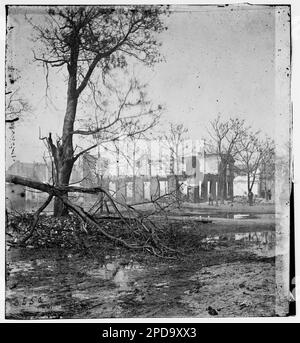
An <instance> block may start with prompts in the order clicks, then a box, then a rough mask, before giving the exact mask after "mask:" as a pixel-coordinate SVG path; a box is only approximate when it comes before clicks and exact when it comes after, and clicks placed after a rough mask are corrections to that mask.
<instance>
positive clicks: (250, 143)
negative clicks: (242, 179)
mask: <svg viewBox="0 0 300 343" xmlns="http://www.w3.org/2000/svg"><path fill="white" fill-rule="evenodd" d="M273 154H274V143H273V141H271V140H270V139H269V138H265V139H260V138H259V132H245V133H244V135H243V136H242V137H241V139H240V140H239V141H238V143H237V145H236V154H235V169H236V170H237V171H238V173H239V174H242V175H246V177H247V189H248V201H249V204H250V205H252V202H253V192H252V189H253V186H254V184H255V182H256V181H257V180H258V177H259V174H261V175H263V174H264V173H266V172H267V169H268V170H270V162H271V158H272V156H273Z"/></svg>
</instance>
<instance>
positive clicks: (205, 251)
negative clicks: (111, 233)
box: [6, 216, 280, 319]
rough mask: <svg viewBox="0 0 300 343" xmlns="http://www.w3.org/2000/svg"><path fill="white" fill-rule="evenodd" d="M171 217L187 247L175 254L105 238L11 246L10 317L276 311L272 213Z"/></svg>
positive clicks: (262, 313)
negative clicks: (76, 244) (82, 247)
mask: <svg viewBox="0 0 300 343" xmlns="http://www.w3.org/2000/svg"><path fill="white" fill-rule="evenodd" d="M262 219H263V220H262ZM171 220H172V221H173V223H175V224H176V225H175V226H174V229H173V231H174V232H173V234H174V237H175V236H176V235H178V239H177V241H176V242H177V243H176V244H177V245H178V247H179V248H180V246H181V248H182V247H183V248H184V249H183V250H184V251H185V255H181V256H178V257H177V258H175V259H164V258H158V257H155V256H150V255H149V254H146V253H142V252H139V253H137V252H132V251H128V250H126V249H124V248H121V247H109V248H108V247H106V246H105V243H103V249H101V248H99V246H97V251H96V250H95V249H94V250H93V249H90V250H91V252H92V253H85V252H83V251H74V250H72V249H68V248H65V247H60V248H53V247H50V248H49V247H48V248H42V247H39V248H34V247H32V246H29V247H27V248H13V247H8V250H7V254H6V264H7V270H6V274H7V275H6V318H8V319H48V318H53V319H57V318H85V319H88V318H120V317H122V318H138V317H143V318H147V317H148V318H149V317H151V318H162V317H217V316H218V317H245V316H275V315H276V313H275V294H276V286H275V245H276V234H275V231H274V230H275V220H274V218H273V217H272V216H271V217H270V216H269V217H267V218H254V219H248V220H245V219H244V220H243V219H240V220H234V219H221V218H216V219H213V222H212V223H202V222H201V221H199V218H189V219H186V218H182V217H180V218H178V217H176V216H175V217H174V218H173V219H171ZM277 241H278V237H277ZM276 254H277V255H278V254H280V250H278V249H276ZM279 257H280V256H279V255H278V256H277V258H279ZM277 272H278V271H277Z"/></svg>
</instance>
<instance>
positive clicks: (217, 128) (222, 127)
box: [207, 116, 249, 203]
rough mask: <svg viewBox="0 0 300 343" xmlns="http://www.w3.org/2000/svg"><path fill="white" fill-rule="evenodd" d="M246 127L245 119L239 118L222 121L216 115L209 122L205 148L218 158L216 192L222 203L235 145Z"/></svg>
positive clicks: (235, 149) (234, 153)
mask: <svg viewBox="0 0 300 343" xmlns="http://www.w3.org/2000/svg"><path fill="white" fill-rule="evenodd" d="M248 129H249V128H248V127H246V126H245V121H244V120H242V119H239V118H230V119H229V120H226V121H225V120H224V121H222V120H221V117H220V116H218V117H217V118H216V119H214V120H212V121H210V123H209V128H208V129H207V132H208V135H209V138H210V140H209V142H208V144H207V149H208V152H210V153H214V154H216V155H217V157H218V160H219V168H218V194H219V197H220V200H221V202H222V203H224V199H225V198H226V196H227V186H226V183H227V177H228V172H229V173H230V172H232V166H233V163H234V158H235V156H236V154H237V153H238V149H237V146H238V144H239V143H240V142H241V141H242V139H243V137H244V135H245V133H246V132H247V130H248Z"/></svg>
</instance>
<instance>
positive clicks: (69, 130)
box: [28, 6, 166, 216]
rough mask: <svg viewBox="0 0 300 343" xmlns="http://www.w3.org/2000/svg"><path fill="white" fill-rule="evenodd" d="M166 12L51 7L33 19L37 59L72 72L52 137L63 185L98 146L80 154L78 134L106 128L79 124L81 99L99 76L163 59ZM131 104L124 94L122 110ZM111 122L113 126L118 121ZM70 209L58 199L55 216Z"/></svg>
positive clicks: (142, 8) (139, 8)
mask: <svg viewBox="0 0 300 343" xmlns="http://www.w3.org/2000/svg"><path fill="white" fill-rule="evenodd" d="M165 13H166V11H165V8H164V7H158V6H146V7H145V6H116V7H112V6H65V7H55V8H54V7H50V8H48V9H47V15H45V21H44V23H43V24H36V23H35V22H34V19H30V18H28V20H29V21H30V22H31V23H32V25H33V28H34V30H35V33H36V37H35V38H36V40H37V41H38V42H39V45H40V46H42V47H41V49H37V50H36V51H34V57H35V60H36V61H40V62H42V63H43V65H44V66H45V67H46V68H47V70H48V68H49V67H53V68H65V69H66V71H67V92H66V93H67V101H66V111H65V114H64V123H63V129H62V136H61V137H60V138H59V139H58V140H56V142H54V141H53V139H52V136H51V134H49V136H48V137H47V140H48V145H49V147H50V148H51V152H52V156H53V159H54V162H55V163H54V164H55V167H56V184H57V185H64V186H66V185H68V184H69V180H70V176H71V172H72V168H73V165H74V163H75V161H76V159H77V158H78V157H79V156H80V154H83V153H84V152H85V150H86V151H88V150H91V149H92V147H93V146H97V145H96V144H94V145H92V146H91V147H88V148H86V149H83V150H82V151H81V152H80V153H79V154H75V152H74V151H75V149H74V145H73V137H74V135H76V134H78V135H79V134H80V135H95V134H98V133H99V132H100V131H101V129H103V126H101V125H100V127H96V128H91V129H88V130H80V129H79V130H76V129H75V128H74V124H75V120H76V117H77V112H78V111H77V110H78V104H79V100H80V98H81V97H82V96H83V94H84V92H86V91H87V89H88V87H87V86H88V84H89V83H93V81H94V80H95V79H96V77H97V74H99V73H100V74H101V75H104V74H107V73H108V72H109V71H111V70H114V69H115V68H124V67H126V65H127V64H128V62H129V61H130V60H139V61H141V62H142V63H144V64H146V65H152V64H153V63H155V62H157V61H158V60H159V59H160V57H159V53H158V49H159V44H158V42H157V40H156V37H155V34H157V33H159V32H161V31H162V30H164V25H163V24H162V20H161V16H162V15H163V14H165ZM93 85H94V86H95V85H96V83H95V82H94V84H93ZM93 85H92V86H91V87H93ZM130 91H131V89H129V90H128V92H130ZM102 100H104V99H102ZM125 103H126V99H124V98H123V106H122V105H121V106H120V107H119V109H120V111H121V110H122V109H123V108H124V107H125ZM109 126H110V127H113V123H109ZM127 129H128V130H129V132H133V131H134V130H135V129H136V122H130V123H127ZM66 213H67V208H66V207H65V206H64V204H63V202H62V201H61V199H60V198H59V197H55V205H54V214H55V215H56V216H60V215H64V214H66Z"/></svg>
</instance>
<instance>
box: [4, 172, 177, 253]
mask: <svg viewBox="0 0 300 343" xmlns="http://www.w3.org/2000/svg"><path fill="white" fill-rule="evenodd" d="M6 182H10V183H14V184H18V185H22V186H26V187H30V188H33V189H37V190H40V191H42V192H46V193H48V194H49V197H48V199H47V200H46V202H45V203H44V204H43V205H42V206H41V207H40V208H39V209H38V211H37V212H36V213H35V215H34V222H33V225H32V228H31V230H30V232H29V234H28V235H27V236H26V237H25V238H24V239H23V240H22V243H24V242H26V241H27V240H28V239H29V238H30V237H31V235H32V234H33V232H34V230H35V227H36V225H37V223H38V219H39V215H40V213H41V212H42V211H43V210H44V209H45V208H46V207H47V206H48V204H49V203H50V201H51V200H52V198H53V197H54V196H56V197H58V198H59V199H61V200H62V202H63V203H64V204H65V205H66V206H67V207H68V208H69V209H70V210H71V211H72V212H73V213H74V214H76V215H77V216H79V217H80V218H81V219H82V220H84V221H85V222H86V223H87V224H88V225H90V227H94V228H96V229H97V232H100V233H101V234H102V235H103V236H104V237H106V238H107V239H109V240H111V241H113V242H115V243H117V244H120V245H123V246H125V247H126V248H128V249H139V250H147V251H150V252H151V253H152V254H154V255H155V256H159V257H166V256H165V253H171V252H176V251H175V250H174V249H171V248H168V247H167V246H165V245H164V244H162V243H161V240H160V238H159V236H158V235H157V233H158V232H159V231H161V232H162V230H159V228H158V227H157V226H156V225H155V224H154V223H153V222H152V221H150V220H149V219H148V218H146V217H145V216H143V215H142V214H141V213H140V212H139V211H137V210H135V209H134V208H133V207H132V206H130V205H127V204H126V203H121V202H120V201H118V200H117V199H114V198H113V197H112V196H111V194H110V193H109V192H108V191H107V190H105V189H104V188H103V187H101V186H99V187H91V188H84V187H78V186H54V185H49V184H46V183H42V182H38V181H34V180H31V179H27V178H24V177H21V176H15V175H9V174H8V175H7V176H6ZM100 192H101V193H103V194H104V195H105V197H107V199H108V201H109V202H110V203H111V205H112V206H113V208H114V210H115V213H116V214H117V215H118V216H119V218H120V220H122V222H123V223H124V225H125V226H126V227H127V228H128V232H129V233H130V232H133V233H134V235H135V237H137V238H138V239H139V240H140V241H141V244H132V243H128V242H127V241H125V240H124V239H122V238H120V237H116V236H114V235H112V234H110V233H108V232H107V231H105V230H104V229H103V228H102V226H101V225H99V223H98V222H97V221H96V219H95V218H94V217H93V216H92V215H90V214H89V213H87V212H86V211H85V210H84V209H83V208H82V207H80V206H79V205H76V204H74V203H73V202H72V201H71V200H70V199H69V198H68V197H67V196H66V194H67V193H87V194H97V193H100ZM117 205H118V206H122V207H123V208H124V209H125V210H126V211H127V214H128V216H129V218H126V217H124V215H123V213H122V212H121V211H120V209H119V208H118V206H117ZM99 219H100V220H101V217H100V218H98V220H99ZM87 231H88V228H87ZM88 233H89V231H88ZM168 258H169V257H168Z"/></svg>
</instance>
